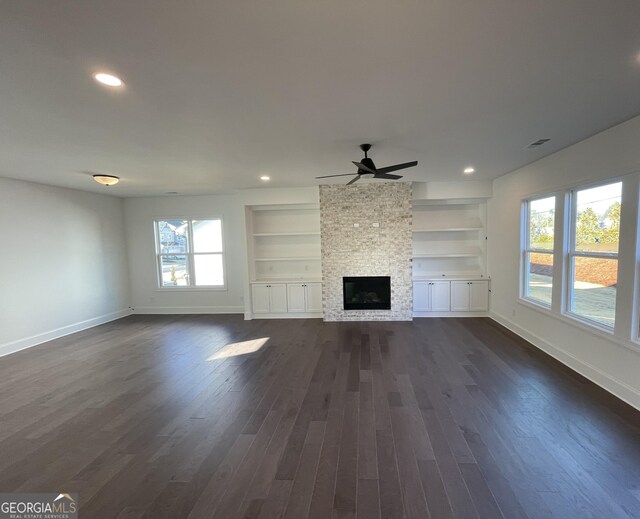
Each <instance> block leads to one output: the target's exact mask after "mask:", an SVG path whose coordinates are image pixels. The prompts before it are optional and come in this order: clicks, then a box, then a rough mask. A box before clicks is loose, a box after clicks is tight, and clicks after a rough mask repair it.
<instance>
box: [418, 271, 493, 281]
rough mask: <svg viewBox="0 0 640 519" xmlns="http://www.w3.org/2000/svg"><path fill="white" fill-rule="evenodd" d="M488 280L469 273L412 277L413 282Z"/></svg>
mask: <svg viewBox="0 0 640 519" xmlns="http://www.w3.org/2000/svg"><path fill="white" fill-rule="evenodd" d="M487 279H489V278H488V277H486V276H483V275H482V274H477V273H474V272H472V273H470V274H435V273H434V274H428V273H427V274H422V275H420V276H413V281H438V280H442V281H457V280H464V281H482V280H485V281H486V280H487Z"/></svg>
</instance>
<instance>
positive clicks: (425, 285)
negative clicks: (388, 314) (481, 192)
mask: <svg viewBox="0 0 640 519" xmlns="http://www.w3.org/2000/svg"><path fill="white" fill-rule="evenodd" d="M412 213H413V214H412V216H413V229H412V231H413V240H412V241H413V312H414V315H415V316H428V315H434V314H437V315H447V314H450V315H464V313H472V312H486V311H487V310H488V309H489V280H488V278H487V259H486V258H487V256H486V236H487V229H486V220H487V217H486V213H487V204H486V200H485V199H449V200H414V201H413V206H412ZM472 315H478V314H477V313H476V314H472Z"/></svg>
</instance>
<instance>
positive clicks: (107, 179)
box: [93, 175, 120, 186]
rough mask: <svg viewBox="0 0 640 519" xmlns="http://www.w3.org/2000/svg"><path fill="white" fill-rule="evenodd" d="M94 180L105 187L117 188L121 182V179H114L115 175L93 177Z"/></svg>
mask: <svg viewBox="0 0 640 519" xmlns="http://www.w3.org/2000/svg"><path fill="white" fill-rule="evenodd" d="M93 180H95V181H96V182H97V183H98V184H102V185H103V186H115V185H116V184H117V183H118V182H120V178H118V177H114V176H113V175H93Z"/></svg>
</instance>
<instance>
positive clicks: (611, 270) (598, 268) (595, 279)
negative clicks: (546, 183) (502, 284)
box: [567, 182, 622, 328]
mask: <svg viewBox="0 0 640 519" xmlns="http://www.w3.org/2000/svg"><path fill="white" fill-rule="evenodd" d="M621 197H622V182H615V183H612V184H605V185H601V186H597V187H591V188H585V189H580V190H575V191H574V192H573V193H572V211H573V213H572V222H573V223H572V235H571V246H570V250H569V270H570V275H569V280H568V282H569V287H568V293H569V297H568V305H567V306H568V312H569V313H570V314H572V315H574V316H577V317H580V318H581V319H586V320H588V321H592V322H594V323H597V324H599V325H602V326H605V327H607V328H613V327H614V325H615V311H616V285H617V282H618V245H619V235H620V212H621V207H622V206H621V202H622V198H621Z"/></svg>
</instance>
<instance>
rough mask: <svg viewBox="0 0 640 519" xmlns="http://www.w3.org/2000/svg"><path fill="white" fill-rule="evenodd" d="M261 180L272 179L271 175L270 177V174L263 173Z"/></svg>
mask: <svg viewBox="0 0 640 519" xmlns="http://www.w3.org/2000/svg"><path fill="white" fill-rule="evenodd" d="M260 180H264V181H265V182H266V181H267V180H271V177H269V176H267V175H262V176H261V177H260Z"/></svg>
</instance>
